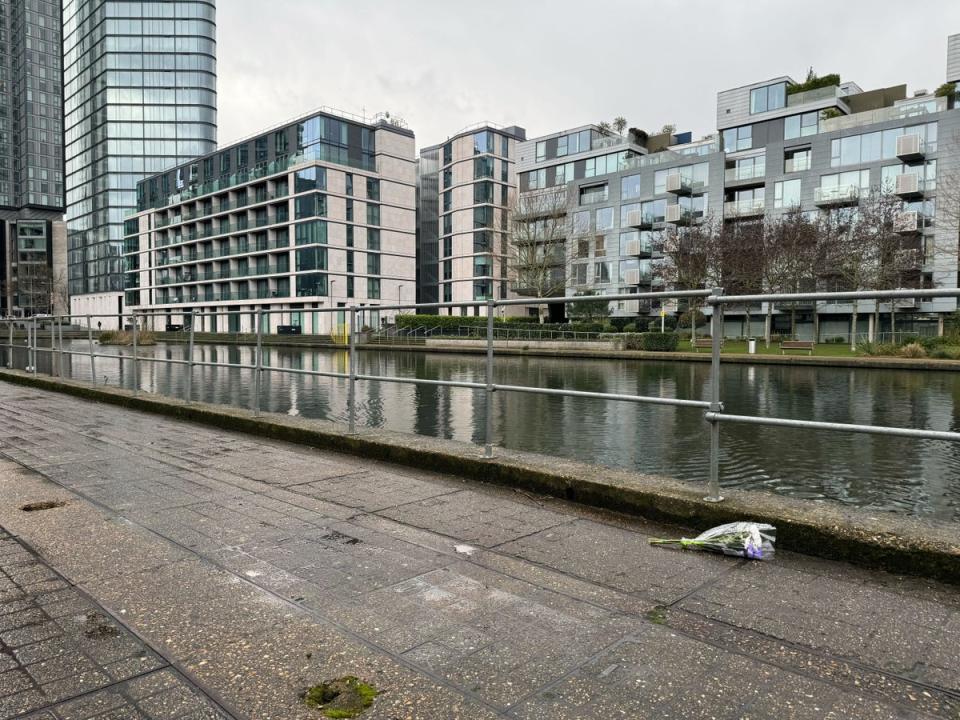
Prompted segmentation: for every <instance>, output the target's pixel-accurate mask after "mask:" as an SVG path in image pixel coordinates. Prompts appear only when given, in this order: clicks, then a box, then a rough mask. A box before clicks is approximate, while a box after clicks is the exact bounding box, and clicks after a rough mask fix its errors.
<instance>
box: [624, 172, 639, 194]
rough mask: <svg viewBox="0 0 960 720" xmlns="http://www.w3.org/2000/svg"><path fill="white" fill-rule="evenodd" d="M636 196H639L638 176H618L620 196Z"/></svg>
mask: <svg viewBox="0 0 960 720" xmlns="http://www.w3.org/2000/svg"><path fill="white" fill-rule="evenodd" d="M637 197H640V176H639V175H627V176H626V177H623V178H620V198H621V199H622V200H628V199H630V198H637Z"/></svg>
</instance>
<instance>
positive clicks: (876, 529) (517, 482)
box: [0, 369, 960, 585]
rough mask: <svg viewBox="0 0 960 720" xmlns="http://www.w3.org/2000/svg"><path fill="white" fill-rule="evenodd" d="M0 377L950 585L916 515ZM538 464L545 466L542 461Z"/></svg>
mask: <svg viewBox="0 0 960 720" xmlns="http://www.w3.org/2000/svg"><path fill="white" fill-rule="evenodd" d="M0 380H5V381H8V382H12V383H16V384H20V385H25V386H29V387H35V388H38V389H43V390H49V391H54V392H62V393H66V394H69V395H73V396H76V397H80V398H85V399H88V400H94V401H99V402H105V403H110V404H113V405H117V406H120V407H125V408H129V409H134V410H140V411H145V412H152V413H156V414H161V415H165V416H168V417H173V418H178V419H181V420H185V421H190V422H198V423H201V424H205V425H210V426H214V427H219V428H221V429H225V430H234V431H238V432H244V433H248V434H253V435H258V436H261V437H267V438H271V439H274V440H282V441H287V442H293V443H297V444H301V445H308V446H312V447H316V448H320V449H324V450H332V451H336V452H343V453H349V454H352V455H357V456H361V457H365V458H369V459H376V460H383V461H387V462H393V463H397V464H400V465H406V466H408V467H413V468H417V469H422V470H429V471H436V472H444V473H450V474H454V475H458V476H460V477H464V478H468V479H471V480H477V481H481V482H488V483H491V484H496V485H501V486H505V487H510V488H518V489H522V490H526V491H530V492H534V493H541V494H544V495H550V496H553V497H557V498H561V499H564V500H569V501H572V502H577V503H580V504H583V505H587V506H593V507H599V508H603V509H607V510H613V511H616V512H620V513H624V514H627V515H634V516H639V517H644V518H647V519H651V520H656V521H661V522H667V523H671V524H675V525H680V526H683V527H689V528H696V529H698V530H702V529H704V528H707V527H711V526H713V525H719V524H722V523H726V522H732V521H735V520H753V521H759V522H769V523H770V524H773V525H775V526H776V527H777V540H778V547H779V548H780V549H783V550H792V551H794V552H799V553H802V554H806V555H813V556H816V557H822V558H826V559H829V560H836V561H842V562H847V563H850V564H852V565H858V566H862V567H868V568H875V569H881V570H886V571H890V572H894V573H898V574H904V575H916V576H920V577H927V578H930V579H935V580H939V581H943V582H949V583H952V584H957V585H960V539H958V532H957V530H956V526H955V525H950V524H949V523H943V522H938V521H934V520H929V519H926V518H909V517H902V516H897V515H894V514H892V513H880V512H870V511H866V510H862V509H856V508H847V507H844V506H841V505H839V504H837V503H829V504H828V503H814V502H811V501H804V500H798V499H794V498H787V497H783V496H779V495H774V494H772V493H766V492H763V491H757V490H750V491H744V490H732V489H725V490H724V495H725V496H726V497H727V499H726V500H725V501H724V502H723V503H708V502H704V501H703V498H702V496H703V495H704V493H705V490H706V485H705V484H704V486H703V487H700V486H698V485H695V484H692V483H682V482H680V481H677V480H672V479H670V478H665V477H659V476H652V475H642V474H639V473H634V472H630V471H628V470H620V469H611V468H605V467H602V466H595V465H588V464H585V463H580V462H577V461H573V460H567V459H564V458H554V457H549V458H546V456H543V455H536V454H533V453H524V452H518V451H513V450H508V449H505V448H497V456H496V457H495V458H493V459H484V458H483V457H482V448H480V447H477V446H474V445H471V444H468V443H462V442H456V441H451V440H442V439H437V438H429V437H424V436H418V435H407V434H402V433H396V432H388V431H383V430H380V429H377V430H376V431H369V430H361V431H360V432H359V433H357V434H354V435H349V434H347V433H346V432H344V431H343V430H342V429H338V427H337V426H335V425H334V424H333V423H329V422H325V421H319V420H308V419H305V418H296V417H288V416H281V415H274V416H261V417H254V415H253V413H252V412H250V411H248V410H245V409H242V408H235V407H229V406H224V405H210V404H205V403H198V402H194V403H191V404H189V405H188V404H186V403H185V402H184V401H182V400H177V399H174V398H168V397H162V396H158V395H146V394H143V393H141V394H140V395H136V396H135V395H133V393H132V392H130V391H128V390H123V389H119V388H110V387H95V386H90V385H87V384H84V383H80V382H76V381H69V380H60V379H57V378H48V377H40V376H33V375H30V374H28V373H25V372H22V371H19V370H7V369H0ZM545 459H548V460H549V463H548V464H547V463H544V460H545Z"/></svg>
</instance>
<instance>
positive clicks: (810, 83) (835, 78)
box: [787, 70, 840, 95]
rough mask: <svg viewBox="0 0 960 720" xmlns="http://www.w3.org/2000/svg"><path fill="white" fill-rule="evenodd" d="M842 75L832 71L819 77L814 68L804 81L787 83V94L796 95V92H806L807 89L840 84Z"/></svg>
mask: <svg viewBox="0 0 960 720" xmlns="http://www.w3.org/2000/svg"><path fill="white" fill-rule="evenodd" d="M839 84H840V76H839V75H837V74H836V73H830V74H828V75H823V76H821V77H817V74H816V73H814V72H813V71H812V70H811V71H810V72H809V73H808V74H807V79H806V80H805V81H804V82H802V83H797V84H796V85H787V95H795V94H796V93H800V92H806V91H807V90H817V89H819V88H823V87H830V86H831V85H839Z"/></svg>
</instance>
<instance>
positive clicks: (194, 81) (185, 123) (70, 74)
mask: <svg viewBox="0 0 960 720" xmlns="http://www.w3.org/2000/svg"><path fill="white" fill-rule="evenodd" d="M32 4H38V5H47V4H49V3H32ZM58 4H59V3H58ZM62 6H63V26H62V27H63V34H64V41H63V81H64V88H65V92H64V98H63V99H64V103H63V107H62V113H63V117H64V124H65V141H66V149H65V153H66V193H67V195H66V203H67V209H66V214H67V232H68V242H69V257H68V272H69V291H70V296H71V307H72V311H73V312H74V313H76V314H78V315H83V314H86V313H110V314H111V315H113V317H111V318H110V319H107V318H104V319H103V320H101V322H102V323H103V325H104V327H115V326H116V325H117V324H118V323H119V322H120V318H121V316H122V314H123V310H124V309H123V284H124V268H123V249H124V245H123V223H124V219H125V217H126V215H127V213H128V212H129V211H131V210H133V209H134V208H135V207H136V204H137V203H136V185H137V182H138V181H139V180H141V179H143V178H144V177H147V176H149V175H153V174H155V173H158V172H160V171H162V170H166V169H167V168H170V167H173V166H175V165H177V164H178V163H182V162H185V161H187V160H189V159H191V158H194V157H197V156H199V155H203V154H205V153H208V152H211V151H213V150H215V149H216V147H217V75H216V4H215V1H214V0H178V1H177V2H153V1H151V0H126V1H125V2H110V1H108V0H62Z"/></svg>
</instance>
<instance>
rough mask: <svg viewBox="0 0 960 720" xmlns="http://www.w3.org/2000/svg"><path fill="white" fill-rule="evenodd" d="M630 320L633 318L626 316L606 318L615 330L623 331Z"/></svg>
mask: <svg viewBox="0 0 960 720" xmlns="http://www.w3.org/2000/svg"><path fill="white" fill-rule="evenodd" d="M632 321H633V319H632V318H628V317H612V318H610V319H609V320H607V322H608V323H610V324H611V325H613V326H614V327H615V328H616V331H615V332H624V328H625V327H627V325H629V324H630V323H631V322H632Z"/></svg>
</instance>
